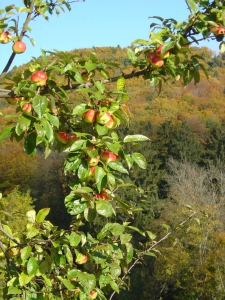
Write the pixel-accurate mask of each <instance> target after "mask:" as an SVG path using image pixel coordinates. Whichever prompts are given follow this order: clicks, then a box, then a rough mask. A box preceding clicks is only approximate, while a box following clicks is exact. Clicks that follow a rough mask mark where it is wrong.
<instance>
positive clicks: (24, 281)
mask: <svg viewBox="0 0 225 300" xmlns="http://www.w3.org/2000/svg"><path fill="white" fill-rule="evenodd" d="M32 278H33V275H30V276H29V275H27V274H25V273H24V272H22V273H21V274H20V275H19V283H20V286H21V287H22V286H25V285H26V284H28V283H29V282H30V281H31V279H32Z"/></svg>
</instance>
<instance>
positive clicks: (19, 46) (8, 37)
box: [0, 30, 26, 54]
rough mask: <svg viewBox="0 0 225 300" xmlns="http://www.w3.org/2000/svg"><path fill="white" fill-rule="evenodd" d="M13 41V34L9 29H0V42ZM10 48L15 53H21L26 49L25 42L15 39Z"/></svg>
mask: <svg viewBox="0 0 225 300" xmlns="http://www.w3.org/2000/svg"><path fill="white" fill-rule="evenodd" d="M11 41H13V36H12V34H11V33H10V32H9V31H4V30H3V31H2V32H1V33H0V43H1V44H7V43H9V42H11ZM12 50H13V52H14V53H16V54H21V53H24V52H25V51H26V44H25V43H24V42H22V41H19V40H18V41H15V42H13V46H12Z"/></svg>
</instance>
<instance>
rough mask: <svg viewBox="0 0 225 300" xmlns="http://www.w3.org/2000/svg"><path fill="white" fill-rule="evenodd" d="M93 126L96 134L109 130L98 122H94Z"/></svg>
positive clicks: (103, 133) (102, 133)
mask: <svg viewBox="0 0 225 300" xmlns="http://www.w3.org/2000/svg"><path fill="white" fill-rule="evenodd" d="M95 128H96V130H97V133H98V135H105V134H106V133H107V132H108V131H109V130H108V127H107V126H105V125H101V124H98V123H96V125H95Z"/></svg>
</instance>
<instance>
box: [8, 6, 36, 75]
mask: <svg viewBox="0 0 225 300" xmlns="http://www.w3.org/2000/svg"><path fill="white" fill-rule="evenodd" d="M34 1H35V0H32V1H31V3H30V7H29V8H30V12H29V13H28V14H27V18H26V20H25V22H24V24H23V28H22V30H21V33H20V41H22V39H23V37H24V34H25V33H26V31H27V29H26V27H27V25H28V24H29V22H30V20H31V15H32V13H33V9H34ZM15 56H16V53H14V52H13V53H12V54H11V56H10V58H9V60H8V62H7V64H6V66H5V68H4V70H3V71H2V73H5V72H8V70H9V68H10V66H11V64H12V62H13V60H14V58H15Z"/></svg>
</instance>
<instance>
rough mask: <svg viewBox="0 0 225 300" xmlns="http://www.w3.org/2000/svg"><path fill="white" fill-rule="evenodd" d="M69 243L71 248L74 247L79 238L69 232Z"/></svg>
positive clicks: (74, 233) (79, 240) (77, 235)
mask: <svg viewBox="0 0 225 300" xmlns="http://www.w3.org/2000/svg"><path fill="white" fill-rule="evenodd" d="M69 242H70V246H71V247H76V246H77V245H78V244H79V243H80V242H81V237H80V236H79V234H77V233H76V232H71V234H70V236H69Z"/></svg>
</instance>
